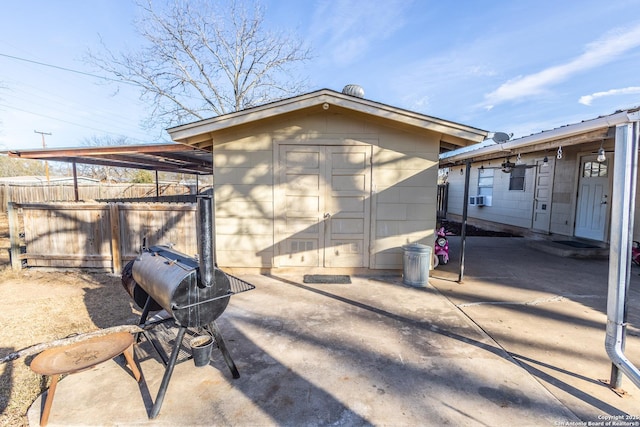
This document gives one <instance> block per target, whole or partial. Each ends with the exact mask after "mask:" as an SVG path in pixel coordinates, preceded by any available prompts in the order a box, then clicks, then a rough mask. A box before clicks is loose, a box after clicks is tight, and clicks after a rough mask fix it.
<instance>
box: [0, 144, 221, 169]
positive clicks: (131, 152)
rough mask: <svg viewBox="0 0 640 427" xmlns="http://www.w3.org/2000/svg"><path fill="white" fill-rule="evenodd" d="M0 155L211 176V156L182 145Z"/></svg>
mask: <svg viewBox="0 0 640 427" xmlns="http://www.w3.org/2000/svg"><path fill="white" fill-rule="evenodd" d="M2 154H8V155H9V156H10V157H17V158H21V159H34V160H46V161H55V162H67V163H75V164H91V165H101V166H112V167H119V168H134V169H145V170H152V171H159V172H174V173H187V174H193V175H211V174H213V155H212V153H211V152H210V151H205V150H202V149H199V148H196V147H190V146H187V145H183V144H150V145H119V146H97V147H77V148H52V149H35V150H9V151H4V152H2Z"/></svg>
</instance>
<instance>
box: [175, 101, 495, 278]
mask: <svg viewBox="0 0 640 427" xmlns="http://www.w3.org/2000/svg"><path fill="white" fill-rule="evenodd" d="M168 132H169V134H170V136H171V138H172V139H173V141H175V142H178V143H181V144H186V145H189V146H193V147H197V148H199V149H203V150H208V151H211V152H213V164H214V186H215V200H216V210H215V216H216V220H215V223H216V253H217V262H218V264H219V265H220V266H222V267H227V268H229V267H232V268H259V269H263V270H264V269H267V270H268V269H273V268H296V267H297V268H304V269H307V270H308V271H310V270H314V269H320V270H322V269H325V268H334V269H335V268H342V269H349V270H355V269H398V268H401V267H402V249H401V247H402V246H403V245H405V244H407V243H414V242H420V243H424V244H429V245H432V243H433V232H434V228H435V226H436V205H437V204H436V197H437V177H438V154H439V152H440V150H441V148H442V147H445V148H447V149H454V148H457V147H465V146H468V145H471V144H474V143H478V142H480V141H482V140H484V139H485V137H486V136H487V132H485V131H483V130H479V129H476V128H473V127H470V126H466V125H462V124H459V123H454V122H450V121H446V120H442V119H438V118H435V117H430V116H426V115H423V114H419V113H416V112H412V111H408V110H404V109H400V108H396V107H392V106H389V105H385V104H381V103H378V102H374V101H370V100H367V99H364V98H362V97H359V96H353V95H349V94H346V93H340V92H335V91H332V90H328V89H323V90H319V91H315V92H311V93H307V94H303V95H300V96H296V97H293V98H289V99H284V100H280V101H277V102H273V103H269V104H265V105H262V106H259V107H255V108H251V109H247V110H243V111H239V112H234V113H231V114H226V115H222V116H218V117H214V118H211V119H207V120H202V121H198V122H194V123H190V124H186V125H182V126H177V127H174V128H171V129H169V130H168Z"/></svg>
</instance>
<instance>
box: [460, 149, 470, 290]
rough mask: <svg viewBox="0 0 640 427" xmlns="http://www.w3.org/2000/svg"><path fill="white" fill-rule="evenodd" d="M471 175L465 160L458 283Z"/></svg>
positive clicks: (465, 240)
mask: <svg viewBox="0 0 640 427" xmlns="http://www.w3.org/2000/svg"><path fill="white" fill-rule="evenodd" d="M470 174H471V160H467V167H466V170H465V173H464V196H463V199H462V227H461V228H460V273H459V274H458V283H462V279H463V278H464V249H465V245H466V242H467V206H468V201H469V175H470Z"/></svg>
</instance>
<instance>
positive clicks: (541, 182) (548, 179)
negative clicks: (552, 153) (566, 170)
mask: <svg viewBox="0 0 640 427" xmlns="http://www.w3.org/2000/svg"><path fill="white" fill-rule="evenodd" d="M554 168H555V158H553V157H552V158H550V159H549V158H547V161H546V162H545V161H543V160H538V161H536V174H535V188H534V189H533V193H534V195H533V222H532V226H531V228H532V229H534V230H535V231H542V232H544V233H548V232H549V227H550V224H551V195H552V194H553V172H554Z"/></svg>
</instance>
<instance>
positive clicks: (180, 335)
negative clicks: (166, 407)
mask: <svg viewBox="0 0 640 427" xmlns="http://www.w3.org/2000/svg"><path fill="white" fill-rule="evenodd" d="M186 330H187V328H185V327H180V329H178V334H177V335H176V344H175V346H174V347H173V352H172V353H171V358H170V359H169V364H168V365H167V368H166V369H165V371H164V376H163V377H162V382H161V383H160V389H159V390H158V395H157V396H156V401H155V402H154V404H153V408H151V415H149V419H154V418H155V417H157V416H158V413H160V408H161V407H162V401H163V400H164V395H165V393H166V392H167V387H168V386H169V380H170V379H171V374H173V368H174V367H175V366H176V360H177V359H178V353H179V352H180V345H181V344H182V339H183V338H184V333H185V332H186Z"/></svg>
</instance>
